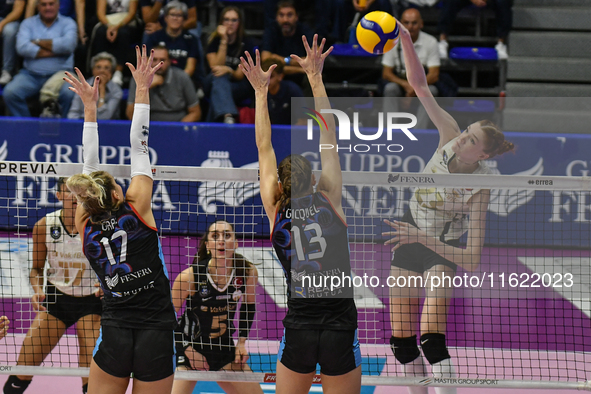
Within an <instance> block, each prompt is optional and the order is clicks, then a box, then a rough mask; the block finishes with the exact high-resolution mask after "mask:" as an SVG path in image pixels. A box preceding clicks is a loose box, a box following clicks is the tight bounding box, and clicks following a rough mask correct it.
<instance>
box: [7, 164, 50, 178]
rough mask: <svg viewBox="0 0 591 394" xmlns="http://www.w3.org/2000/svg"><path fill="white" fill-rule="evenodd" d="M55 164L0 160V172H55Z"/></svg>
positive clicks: (47, 173) (48, 173)
mask: <svg viewBox="0 0 591 394" xmlns="http://www.w3.org/2000/svg"><path fill="white" fill-rule="evenodd" d="M56 168H57V164H54V163H40V162H22V163H7V162H0V174H19V175H20V174H46V175H51V174H56Z"/></svg>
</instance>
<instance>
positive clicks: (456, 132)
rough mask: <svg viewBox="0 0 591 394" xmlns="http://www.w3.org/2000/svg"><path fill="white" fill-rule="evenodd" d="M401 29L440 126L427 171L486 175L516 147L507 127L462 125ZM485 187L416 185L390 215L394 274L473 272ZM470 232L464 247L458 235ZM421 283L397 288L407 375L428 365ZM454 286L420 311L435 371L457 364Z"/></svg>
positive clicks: (399, 346) (410, 70) (397, 346)
mask: <svg viewBox="0 0 591 394" xmlns="http://www.w3.org/2000/svg"><path fill="white" fill-rule="evenodd" d="M400 36H401V44H402V51H403V54H404V61H405V63H406V70H407V76H408V82H409V83H410V85H411V86H412V87H413V89H414V90H415V92H416V93H417V96H418V97H419V99H420V100H421V103H422V104H423V106H424V107H425V109H426V111H427V114H428V115H429V117H430V118H431V120H432V121H433V124H434V125H435V126H436V127H437V130H438V131H439V146H438V147H437V150H436V151H435V154H434V155H433V157H432V158H431V160H430V161H429V163H427V166H426V167H425V170H424V172H426V173H458V174H487V173H489V172H490V171H489V169H488V168H487V167H486V165H485V164H484V163H482V160H486V159H489V158H492V157H494V156H496V155H499V154H503V153H505V152H507V151H510V150H513V144H512V143H510V142H508V141H506V140H505V137H504V135H503V133H502V132H501V131H500V130H499V129H498V128H497V127H496V126H495V125H494V124H493V123H492V122H490V121H486V120H484V121H480V122H476V123H473V124H471V125H470V126H468V128H467V129H466V130H464V131H463V132H461V131H460V128H459V126H458V124H457V122H456V121H455V120H454V119H453V118H452V117H451V115H450V114H448V113H447V112H445V111H444V110H443V109H442V108H441V107H440V106H439V104H438V103H437V102H436V101H435V99H434V98H433V95H432V94H431V91H430V90H429V86H428V84H427V79H426V77H425V71H424V69H423V66H422V65H421V63H420V61H419V58H418V56H417V54H416V52H415V50H414V46H413V43H412V39H411V37H410V33H409V32H408V30H407V29H406V28H405V27H404V26H403V25H400ZM489 197H490V191H489V190H487V189H478V188H472V189H459V188H446V189H444V188H433V189H420V188H417V190H415V191H414V194H413V197H412V200H411V203H410V210H409V211H408V212H407V213H406V214H405V215H404V216H403V218H402V220H401V221H389V220H385V222H386V224H388V225H389V226H391V227H392V228H393V229H394V230H395V231H390V232H385V233H383V235H386V236H392V238H391V239H390V240H388V241H386V244H395V246H394V247H393V251H394V256H393V259H392V269H391V275H392V276H394V277H399V276H405V277H407V278H408V277H409V276H416V275H417V273H419V274H422V275H423V276H424V277H425V276H426V275H425V274H426V273H429V275H430V277H433V276H435V275H438V276H441V275H442V274H445V275H448V276H453V275H454V272H455V269H456V267H457V266H460V267H462V268H464V269H465V270H467V271H472V270H474V269H475V268H476V267H478V265H479V264H480V255H481V253H482V246H483V244H484V236H485V225H486V212H487V210H488V202H489ZM466 232H467V241H466V243H467V244H466V247H465V248H459V247H458V246H459V239H458V238H460V237H461V236H462V235H463V234H464V233H466ZM421 291H422V288H420V287H416V288H406V289H398V288H392V289H391V299H390V317H391V323H392V337H391V338H390V345H391V346H392V350H393V352H394V356H395V357H396V359H397V360H398V361H399V362H400V363H401V364H402V366H403V372H404V373H405V374H406V375H411V376H412V375H415V376H425V375H426V370H425V364H424V362H423V358H422V357H421V353H420V351H419V348H418V346H417V336H416V330H417V328H418V323H419V307H420V297H421V295H422V293H421ZM452 291H453V289H449V288H447V289H441V290H439V291H436V292H427V296H426V299H425V303H424V305H423V312H422V315H421V316H420V333H421V338H420V342H421V348H422V350H423V354H424V356H425V358H426V359H427V361H428V362H429V363H430V364H431V366H432V371H433V375H434V376H435V377H452V376H453V375H454V374H455V371H454V367H453V364H452V363H451V359H450V355H449V352H448V350H447V346H446V343H445V332H446V324H447V311H448V308H449V302H450V297H451V295H452ZM435 391H436V392H437V393H438V394H442V393H446V394H447V393H455V392H456V389H455V388H440V387H438V388H436V389H435ZM409 392H410V393H412V394H426V393H427V392H428V391H427V388H426V387H412V388H409Z"/></svg>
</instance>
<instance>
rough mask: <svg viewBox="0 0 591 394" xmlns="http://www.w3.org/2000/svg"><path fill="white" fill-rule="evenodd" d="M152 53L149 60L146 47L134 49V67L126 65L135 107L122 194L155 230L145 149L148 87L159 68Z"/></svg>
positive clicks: (148, 126)
mask: <svg viewBox="0 0 591 394" xmlns="http://www.w3.org/2000/svg"><path fill="white" fill-rule="evenodd" d="M153 54H154V51H153V50H152V51H150V57H148V56H147V54H146V46H145V45H143V46H142V49H141V51H140V48H139V46H136V59H137V62H136V64H137V66H136V67H134V66H133V65H132V64H130V63H127V66H128V67H129V69H130V70H131V74H132V75H133V79H134V80H135V84H136V88H135V106H134V111H133V119H132V120H131V129H130V131H129V140H130V144H131V183H130V184H129V188H128V189H127V193H126V195H125V199H126V201H128V202H129V203H131V204H132V205H133V207H134V208H135V210H136V211H137V212H138V214H139V215H140V216H141V217H142V218H143V219H144V220H145V221H146V223H147V224H148V225H149V226H152V227H156V220H155V219H154V214H153V213H152V187H153V184H154V180H153V179H152V167H151V164H150V156H149V149H148V136H149V134H150V85H151V84H152V80H153V79H154V74H155V73H156V71H157V70H158V69H159V68H160V67H162V62H160V63H158V64H156V65H155V66H154V67H152V59H153Z"/></svg>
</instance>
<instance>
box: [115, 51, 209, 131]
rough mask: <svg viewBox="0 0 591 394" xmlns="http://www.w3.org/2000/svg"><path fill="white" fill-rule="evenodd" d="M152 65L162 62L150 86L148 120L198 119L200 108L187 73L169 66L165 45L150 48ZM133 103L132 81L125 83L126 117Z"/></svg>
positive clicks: (186, 120)
mask: <svg viewBox="0 0 591 394" xmlns="http://www.w3.org/2000/svg"><path fill="white" fill-rule="evenodd" d="M153 50H154V57H153V62H152V66H155V65H156V64H158V63H160V62H164V64H163V65H162V67H160V69H159V70H158V71H156V75H154V81H153V82H152V85H151V86H150V120H155V121H163V122H199V120H201V107H200V106H199V99H198V98H197V92H196V91H195V87H194V86H193V82H191V79H190V78H189V76H188V75H187V74H186V73H185V72H184V71H183V70H181V69H180V68H177V67H171V66H170V57H169V56H168V50H167V49H166V47H162V46H157V47H155V48H153ZM134 103H135V81H134V80H133V79H132V80H131V83H130V84H129V97H128V99H127V109H126V111H125V113H126V115H127V118H128V119H130V120H131V119H132V117H133V106H134Z"/></svg>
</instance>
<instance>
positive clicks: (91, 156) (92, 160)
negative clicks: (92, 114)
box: [82, 122, 99, 175]
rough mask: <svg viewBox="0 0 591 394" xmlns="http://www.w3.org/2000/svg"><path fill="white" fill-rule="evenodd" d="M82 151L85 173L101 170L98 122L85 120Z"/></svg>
mask: <svg viewBox="0 0 591 394" xmlns="http://www.w3.org/2000/svg"><path fill="white" fill-rule="evenodd" d="M82 148H83V149H82V152H83V160H84V166H83V167H82V173H83V174H86V175H88V174H90V173H92V172H94V171H98V170H99V137H98V124H97V123H96V122H84V128H83V131H82Z"/></svg>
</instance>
